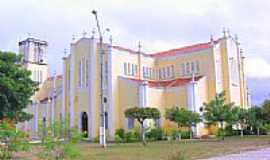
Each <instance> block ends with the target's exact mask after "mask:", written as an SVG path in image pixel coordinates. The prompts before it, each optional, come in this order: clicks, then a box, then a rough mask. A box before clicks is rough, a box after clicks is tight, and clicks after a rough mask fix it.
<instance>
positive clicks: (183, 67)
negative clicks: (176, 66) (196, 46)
mask: <svg viewBox="0 0 270 160" xmlns="http://www.w3.org/2000/svg"><path fill="white" fill-rule="evenodd" d="M181 71H182V76H184V75H186V66H185V64H184V63H182V64H181Z"/></svg>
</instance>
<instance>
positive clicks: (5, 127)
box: [0, 121, 30, 160]
mask: <svg viewBox="0 0 270 160" xmlns="http://www.w3.org/2000/svg"><path fill="white" fill-rule="evenodd" d="M27 138H28V136H27V134H26V133H24V132H22V131H17V130H16V128H15V127H14V125H13V123H11V122H6V121H2V122H0V159H3V160H7V159H12V154H13V152H17V151H27V150H28V149H30V145H29V143H28V139H27Z"/></svg>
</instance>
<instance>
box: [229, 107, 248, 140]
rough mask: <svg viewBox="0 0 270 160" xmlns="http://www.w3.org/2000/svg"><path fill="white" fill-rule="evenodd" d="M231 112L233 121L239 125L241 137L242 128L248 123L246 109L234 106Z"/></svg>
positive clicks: (242, 134) (242, 133)
mask: <svg viewBox="0 0 270 160" xmlns="http://www.w3.org/2000/svg"><path fill="white" fill-rule="evenodd" d="M232 114H233V121H234V123H235V124H238V125H240V130H241V137H243V136H244V129H245V128H246V127H247V125H248V123H247V122H248V110H247V109H245V108H241V107H234V108H233V109H232Z"/></svg>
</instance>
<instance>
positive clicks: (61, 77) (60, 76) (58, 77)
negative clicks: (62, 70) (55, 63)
mask: <svg viewBox="0 0 270 160" xmlns="http://www.w3.org/2000/svg"><path fill="white" fill-rule="evenodd" d="M53 79H54V76H51V77H48V78H47V80H48V81H52V80H53ZM56 79H63V75H57V76H56Z"/></svg>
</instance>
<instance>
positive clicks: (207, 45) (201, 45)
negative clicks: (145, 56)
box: [151, 42, 211, 57]
mask: <svg viewBox="0 0 270 160" xmlns="http://www.w3.org/2000/svg"><path fill="white" fill-rule="evenodd" d="M210 47H211V43H210V42H207V43H199V44H195V45H191V46H185V47H181V48H176V49H171V50H168V51H163V52H157V53H153V54H151V56H153V57H164V56H173V55H177V54H183V53H188V52H194V51H200V50H204V49H208V48H210Z"/></svg>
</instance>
